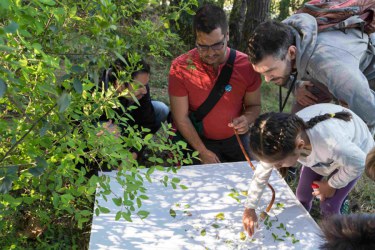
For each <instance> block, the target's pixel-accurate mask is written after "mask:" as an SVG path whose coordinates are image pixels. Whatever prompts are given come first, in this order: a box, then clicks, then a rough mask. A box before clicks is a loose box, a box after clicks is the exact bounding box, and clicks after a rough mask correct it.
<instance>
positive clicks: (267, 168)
mask: <svg viewBox="0 0 375 250" xmlns="http://www.w3.org/2000/svg"><path fill="white" fill-rule="evenodd" d="M340 111H347V112H350V113H351V114H352V119H351V120H350V121H349V122H346V121H343V120H341V119H335V118H330V119H327V120H325V121H322V122H319V123H317V124H316V125H315V126H314V127H312V128H311V129H308V130H306V133H307V136H308V137H309V139H310V143H311V147H312V151H311V153H310V154H309V155H308V156H307V157H303V156H300V158H299V159H298V162H300V163H301V164H302V165H304V166H306V167H309V168H311V169H312V170H313V171H315V172H316V173H318V174H320V175H322V176H329V175H330V174H331V173H332V172H333V171H335V170H336V169H338V171H337V173H335V174H334V175H332V176H331V177H330V178H329V180H328V185H330V186H331V187H333V188H336V189H340V188H343V187H345V186H346V185H347V184H348V183H349V182H351V181H352V180H354V179H355V178H357V177H358V176H360V175H361V174H362V173H363V170H364V167H365V159H366V155H367V153H368V152H369V151H370V150H371V149H372V148H373V147H374V146H375V142H374V139H373V137H372V136H371V133H370V131H369V130H368V128H367V126H366V124H365V123H364V122H363V121H362V120H361V118H359V117H358V116H357V115H356V114H354V113H353V112H352V111H350V110H349V109H346V108H343V107H341V106H338V105H334V104H329V103H324V104H316V105H312V106H309V107H307V108H305V109H303V110H301V111H300V112H298V113H297V114H296V115H298V116H299V117H301V118H302V119H303V120H304V121H305V122H307V121H309V120H310V119H311V118H313V117H315V116H318V115H322V114H326V113H330V114H333V113H336V112H340ZM374 112H375V111H374ZM272 169H273V166H272V165H271V164H267V163H264V162H260V163H259V164H257V169H256V171H255V173H254V176H253V179H252V181H251V183H250V186H249V190H248V198H247V201H246V203H245V206H246V207H248V208H253V209H255V208H256V207H257V206H258V202H259V200H260V197H261V195H262V193H263V190H264V188H265V186H266V184H267V182H268V179H269V177H270V175H271V172H272Z"/></svg>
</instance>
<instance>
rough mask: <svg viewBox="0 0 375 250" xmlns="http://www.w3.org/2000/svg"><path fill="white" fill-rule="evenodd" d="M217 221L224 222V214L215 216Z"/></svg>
mask: <svg viewBox="0 0 375 250" xmlns="http://www.w3.org/2000/svg"><path fill="white" fill-rule="evenodd" d="M215 219H216V220H224V219H225V216H224V213H218V214H217V215H215Z"/></svg>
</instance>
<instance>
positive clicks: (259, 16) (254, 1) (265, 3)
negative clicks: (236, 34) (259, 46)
mask: <svg viewBox="0 0 375 250" xmlns="http://www.w3.org/2000/svg"><path fill="white" fill-rule="evenodd" d="M246 2H247V11H246V19H245V23H244V27H243V30H242V39H241V43H240V46H239V49H240V50H241V51H244V52H245V51H246V48H247V42H248V40H249V37H250V35H251V33H252V32H253V30H254V29H255V27H256V26H258V24H260V23H261V22H263V21H265V20H267V19H269V18H270V7H271V0H246Z"/></svg>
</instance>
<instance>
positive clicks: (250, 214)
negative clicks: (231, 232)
mask: <svg viewBox="0 0 375 250" xmlns="http://www.w3.org/2000/svg"><path fill="white" fill-rule="evenodd" d="M242 224H243V228H244V230H245V231H246V232H247V233H248V234H249V236H250V237H251V236H253V234H254V232H255V227H258V218H257V215H256V213H255V210H254V209H251V208H245V211H244V212H243V216H242Z"/></svg>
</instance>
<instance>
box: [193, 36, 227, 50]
mask: <svg viewBox="0 0 375 250" xmlns="http://www.w3.org/2000/svg"><path fill="white" fill-rule="evenodd" d="M224 44H225V36H224V38H223V40H222V41H220V42H218V43H214V44H212V45H201V44H198V43H196V44H195V46H196V47H197V49H198V50H199V51H208V50H209V49H210V48H211V49H212V50H221V49H222V48H223V47H224Z"/></svg>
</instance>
